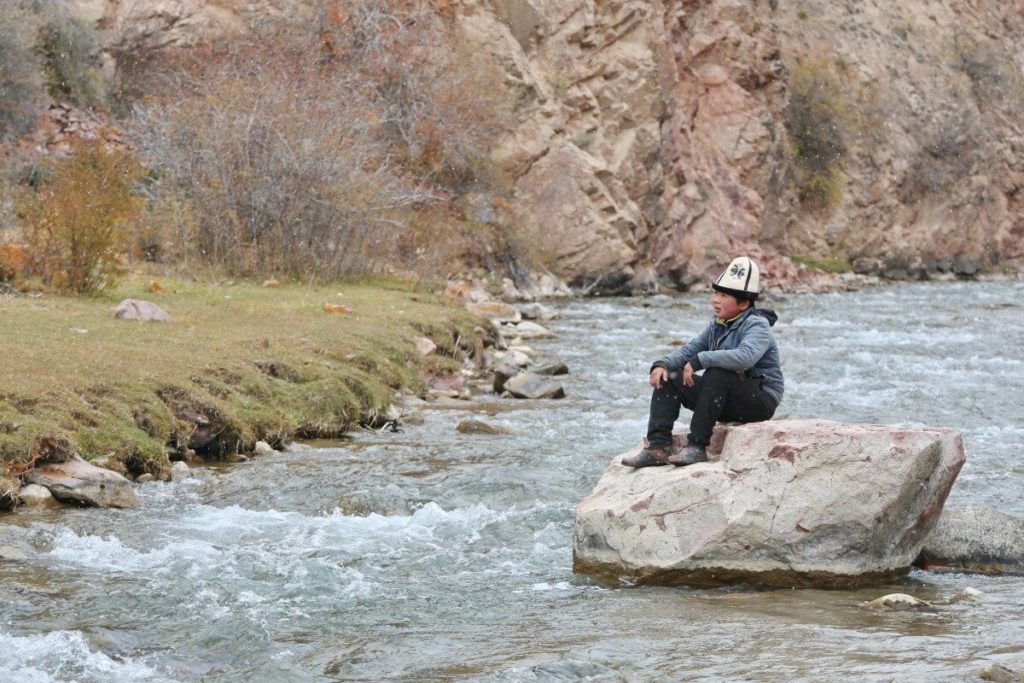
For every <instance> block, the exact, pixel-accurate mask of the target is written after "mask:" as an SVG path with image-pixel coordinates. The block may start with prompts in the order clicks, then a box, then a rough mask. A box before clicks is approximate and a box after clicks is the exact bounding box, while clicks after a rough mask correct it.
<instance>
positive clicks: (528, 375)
mask: <svg viewBox="0 0 1024 683" xmlns="http://www.w3.org/2000/svg"><path fill="white" fill-rule="evenodd" d="M505 391H507V392H509V393H510V394H512V395H513V396H515V397H516V398H563V397H565V389H563V388H562V385H561V384H559V383H558V382H554V381H552V380H548V379H544V378H543V377H540V376H538V375H535V374H533V373H532V372H523V373H520V374H518V375H516V376H515V377H511V378H509V380H508V381H507V382H505Z"/></svg>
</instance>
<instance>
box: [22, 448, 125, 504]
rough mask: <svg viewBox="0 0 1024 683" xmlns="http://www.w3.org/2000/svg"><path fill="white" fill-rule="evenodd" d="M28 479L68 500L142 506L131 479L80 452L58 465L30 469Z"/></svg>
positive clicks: (58, 498)
mask: <svg viewBox="0 0 1024 683" xmlns="http://www.w3.org/2000/svg"><path fill="white" fill-rule="evenodd" d="M25 481H26V483H29V484H38V485H40V486H45V487H46V488H48V489H49V490H50V492H51V493H52V494H53V497H54V498H56V499H57V500H60V501H62V502H65V503H74V504H77V505H84V506H86V507H114V508H137V507H139V499H138V498H137V497H136V495H135V492H134V491H132V487H131V482H130V481H128V480H127V479H125V478H124V477H122V476H121V475H120V474H118V473H117V472H112V471H110V470H107V469H103V468H102V467H96V466H95V465H93V464H91V463H89V462H86V461H85V460H83V459H82V457H81V456H79V455H78V454H75V455H73V456H72V457H71V459H70V460H68V461H67V462H65V463H61V464H59V465H47V466H45V467H41V468H36V469H32V470H29V471H28V472H27V473H26V474H25Z"/></svg>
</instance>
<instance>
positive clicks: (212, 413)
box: [0, 278, 493, 509]
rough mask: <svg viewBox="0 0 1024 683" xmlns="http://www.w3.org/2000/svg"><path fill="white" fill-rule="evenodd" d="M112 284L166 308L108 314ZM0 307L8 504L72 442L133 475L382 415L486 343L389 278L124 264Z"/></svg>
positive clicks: (472, 324) (459, 311)
mask: <svg viewBox="0 0 1024 683" xmlns="http://www.w3.org/2000/svg"><path fill="white" fill-rule="evenodd" d="M124 298H136V299H146V298H148V299H153V300H154V301H156V302H158V304H159V306H160V307H161V308H162V309H164V310H165V311H166V312H167V313H168V314H169V316H168V317H169V318H170V319H169V320H167V321H164V322H139V321H129V320H122V319H119V318H118V317H115V314H114V309H115V306H116V304H117V302H118V301H120V300H122V299H124ZM0 313H2V315H3V317H4V321H5V326H6V329H7V330H8V336H7V344H6V349H5V353H4V354H3V358H2V359H0V371H2V373H3V376H4V377H5V388H4V391H3V394H2V400H0V461H2V463H3V466H2V468H0V477H2V479H0V503H2V506H0V507H2V508H7V509H9V508H11V507H12V506H14V505H15V504H17V502H18V495H17V493H16V492H17V489H18V485H19V482H20V481H22V480H24V479H26V475H27V473H29V472H30V471H32V470H35V469H38V468H40V467H44V466H47V465H58V464H61V463H65V462H68V461H69V460H70V459H71V458H72V456H73V455H74V454H76V453H77V454H80V455H81V456H83V457H84V458H85V459H86V460H89V461H91V462H92V463H94V464H97V465H101V466H103V467H105V468H107V469H110V470H112V471H114V472H117V473H119V474H122V475H124V476H126V477H129V478H132V479H135V478H139V477H145V476H149V477H154V478H158V479H167V478H169V477H170V476H171V467H172V463H174V462H176V461H191V460H195V459H208V458H212V459H236V458H240V457H245V455H244V454H246V453H251V452H252V451H253V449H254V447H255V444H256V442H257V441H259V440H263V441H266V442H268V443H270V444H273V445H280V444H282V443H285V442H286V440H287V439H289V438H303V437H308V438H313V437H330V436H337V435H340V434H343V433H345V432H346V431H349V430H351V429H353V428H357V427H359V426H360V425H365V426H380V425H382V424H384V423H386V422H387V421H388V419H389V417H388V408H389V406H391V404H392V403H393V402H394V401H395V398H396V395H397V396H402V395H404V394H408V393H420V394H426V392H427V391H428V390H429V388H430V384H431V383H432V382H433V381H435V378H437V377H443V376H450V375H456V376H457V375H459V373H460V371H461V370H462V369H463V368H464V367H465V366H469V365H473V364H475V363H476V362H477V361H476V358H477V354H478V351H480V352H482V348H483V346H484V344H485V343H486V341H485V340H484V339H482V337H481V334H482V332H483V331H484V330H483V327H482V325H481V319H480V318H478V317H476V316H474V315H473V314H471V313H470V312H468V311H467V310H466V309H465V307H463V306H461V305H453V304H452V303H450V302H446V301H444V300H443V299H442V298H441V297H439V296H434V295H430V294H425V293H421V292H413V291H410V290H409V289H408V288H406V287H404V286H401V285H396V284H392V283H381V284H380V285H378V286H365V285H362V286H358V285H335V286H332V287H329V288H328V287H303V286H277V285H276V283H274V285H272V286H264V287H261V286H258V285H255V284H239V283H213V284H204V283H197V282H187V281H165V282H163V283H162V284H161V283H155V282H146V281H145V280H143V279H140V278H133V279H132V280H130V281H129V282H127V283H126V284H125V285H123V286H122V287H121V288H119V289H118V290H117V291H114V292H110V293H108V294H106V295H105V296H103V297H97V298H93V299H85V298H63V297H50V296H39V297H32V296H27V295H17V296H15V295H10V296H6V297H3V298H2V299H0ZM492 336H493V335H492ZM427 344H429V347H430V348H429V350H428V351H424V350H423V347H424V346H425V345H427ZM418 348H419V349H420V350H417V349H418Z"/></svg>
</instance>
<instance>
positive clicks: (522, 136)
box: [79, 0, 1024, 291]
mask: <svg viewBox="0 0 1024 683" xmlns="http://www.w3.org/2000/svg"><path fill="white" fill-rule="evenodd" d="M98 1H99V0H88V1H85V0H79V2H80V4H84V5H87V6H88V7H89V11H90V12H91V13H92V14H96V13H97V7H96V3H97V2H98ZM437 4H438V5H439V6H440V5H443V6H444V9H445V11H446V12H447V16H449V17H450V18H451V21H452V22H453V26H454V28H455V32H454V33H453V35H455V36H458V39H459V40H464V41H466V42H467V44H470V45H471V46H473V48H474V49H475V50H476V53H477V54H480V55H481V57H482V58H486V59H487V60H488V61H489V62H490V63H497V64H500V65H501V67H502V72H503V74H504V82H500V83H498V82H496V83H494V87H496V88H501V89H505V90H507V91H508V92H509V93H510V95H512V101H513V102H514V105H513V110H512V111H511V112H510V113H511V117H510V118H511V121H512V125H511V128H510V130H509V131H508V133H507V134H506V135H505V136H503V137H502V138H501V139H499V140H496V142H495V147H494V150H493V159H494V162H495V163H496V164H498V165H499V166H501V167H502V168H503V169H505V170H506V171H507V173H508V174H509V175H510V176H511V177H512V178H513V179H514V185H513V187H514V194H515V197H514V200H515V201H514V202H513V204H514V205H515V206H516V207H517V220H518V221H519V222H521V223H522V224H523V225H524V226H525V227H527V228H529V229H532V230H533V231H534V232H535V234H537V235H538V236H539V244H540V247H541V249H540V251H541V253H543V254H545V255H546V257H547V258H548V261H549V265H550V267H552V269H553V270H554V271H555V272H556V273H558V274H559V275H561V276H563V277H565V278H566V279H567V280H569V281H570V282H572V283H573V284H576V285H580V286H585V287H592V288H595V289H596V290H598V291H601V290H603V291H613V290H619V289H642V288H645V287H650V286H652V285H654V284H655V283H659V282H660V283H668V284H675V285H682V286H687V285H689V284H691V283H693V282H696V281H700V280H703V279H705V278H706V277H707V276H708V275H710V274H713V273H714V272H715V271H716V270H717V269H718V268H720V267H721V265H722V264H723V263H725V262H727V261H728V260H729V259H730V258H731V256H732V255H734V254H735V253H737V252H747V253H751V254H752V255H754V256H759V257H761V258H762V261H763V264H764V266H765V267H764V268H763V269H764V270H765V271H766V272H765V275H766V281H767V282H768V283H769V286H770V284H771V282H772V278H773V276H774V277H787V278H790V279H791V278H793V277H795V270H794V268H793V264H792V263H791V262H789V260H788V259H787V258H785V257H784V256H794V257H804V258H815V259H822V258H832V259H833V260H834V261H838V262H846V263H849V264H851V265H852V266H853V267H854V268H855V269H857V270H858V271H861V272H868V273H880V274H885V275H893V276H909V277H915V276H921V275H923V274H926V273H930V272H936V271H947V272H954V273H958V274H963V275H970V274H973V273H976V272H978V271H979V270H982V269H984V268H989V267H992V266H993V265H994V264H997V263H999V262H1001V261H1004V260H1007V259H1015V258H1021V257H1024V247H1022V242H1024V219H1022V218H1021V206H1020V201H1021V200H1020V197H1019V195H1020V193H1019V189H1020V187H1021V185H1022V182H1024V131H1022V128H1021V113H1022V112H1024V98H1022V90H1024V76H1022V69H1024V48H1020V47H1019V43H1020V40H1019V39H1020V37H1021V36H1022V35H1024V15H1021V13H1020V12H1019V9H1017V8H1016V6H1015V5H1014V4H1013V3H1000V2H996V1H995V0H943V1H939V0H915V1H914V2H907V3H890V2H884V1H883V0H866V1H864V2H860V1H858V2H853V1H850V2H839V3H818V2H810V1H800V0H794V1H787V0H753V1H751V0H605V1H600V2H599V1H597V0H464V1H463V2H459V3H451V2H439V3H437ZM326 6H327V3H324V2H316V1H314V0H258V1H249V0H247V1H245V2H243V1H242V0H215V1H211V2H205V1H204V2H200V1H199V0H132V1H131V2H128V1H127V0H106V4H105V9H104V11H103V12H102V18H101V20H100V25H101V26H102V27H103V28H104V29H105V35H106V44H107V47H108V53H109V54H110V55H113V56H115V57H116V55H118V54H123V53H125V52H127V51H130V50H132V49H135V48H138V47H144V48H146V49H149V50H152V49H160V48H162V47H164V46H186V47H187V46H188V45H191V44H194V43H195V42H197V41H198V40H199V39H200V38H210V37H215V38H216V37H218V36H222V35H226V34H229V33H232V32H238V31H244V30H247V27H249V26H252V25H254V23H258V22H259V21H260V20H264V19H266V18H274V17H292V18H298V19H300V20H303V21H315V20H316V17H317V16H319V14H318V13H320V12H323V11H326V9H325V8H326ZM798 73H800V74H804V75H805V76H807V75H808V74H810V76H811V77H812V80H813V77H816V76H820V77H821V79H822V80H821V81H820V82H821V83H825V84H826V86H829V84H831V86H830V87H824V88H823V90H822V92H821V93H813V92H812V93H811V94H812V95H821V96H823V97H826V98H830V99H831V101H830V102H827V104H828V105H829V106H830V107H832V110H833V111H834V112H835V114H836V120H835V121H834V122H833V124H834V125H833V129H834V133H835V136H836V137H837V139H840V138H841V142H842V144H841V148H842V152H841V154H840V155H839V156H838V158H837V159H836V160H835V162H834V164H832V166H831V167H830V168H831V170H830V171H829V174H830V175H828V176H827V178H828V179H829V180H828V183H827V184H828V186H829V187H827V188H826V190H825V191H824V192H823V194H825V195H827V196H826V198H825V199H822V200H818V201H808V200H807V197H806V178H804V179H801V174H802V173H803V171H802V170H801V167H800V160H799V157H800V154H801V145H802V144H803V141H802V140H801V139H800V136H799V135H798V131H794V130H793V126H792V122H791V120H790V118H789V117H788V115H787V107H788V105H789V103H790V102H791V100H792V97H793V95H794V92H793V87H794V81H793V77H794V74H798ZM815 82H818V81H815ZM804 154H806V152H804ZM804 175H806V174H805V173H804ZM819 189H820V188H819ZM797 275H798V274H797Z"/></svg>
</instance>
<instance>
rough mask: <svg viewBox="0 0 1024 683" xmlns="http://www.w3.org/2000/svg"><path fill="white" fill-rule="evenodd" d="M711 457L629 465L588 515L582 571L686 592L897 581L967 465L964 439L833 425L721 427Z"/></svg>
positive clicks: (581, 508) (604, 483) (602, 486)
mask: <svg viewBox="0 0 1024 683" xmlns="http://www.w3.org/2000/svg"><path fill="white" fill-rule="evenodd" d="M677 438H679V439H681V438H682V435H678V436H677ZM638 450H639V447H637V449H635V450H633V451H630V453H635V452H637V451H638ZM708 454H709V456H710V458H711V460H710V462H707V463H699V464H696V465H690V466H688V467H670V466H669V467H650V468H644V469H633V468H631V467H626V466H625V465H622V464H621V462H620V460H621V457H622V456H617V457H616V458H615V459H614V460H613V461H612V462H611V464H610V465H609V466H608V469H607V470H606V471H605V473H604V476H603V477H602V478H601V480H600V481H599V482H598V483H597V486H595V487H594V490H593V491H592V492H591V493H590V495H588V496H587V497H586V498H584V499H583V500H582V501H581V502H580V503H579V505H578V506H577V508H576V515H575V525H574V541H573V565H574V569H575V571H577V572H582V573H586V574H592V575H595V576H598V577H602V578H606V579H612V580H617V581H624V582H640V583H655V584H684V585H722V584H728V583H736V582H746V583H754V584H764V585H776V586H814V585H820V586H842V585H855V584H864V583H869V582H873V581H878V580H882V579H889V578H892V577H893V576H897V575H900V574H903V573H905V572H906V571H907V570H908V569H909V568H910V565H911V563H912V562H913V561H914V558H916V557H917V555H918V553H919V552H920V549H921V546H922V545H923V544H924V541H925V538H926V537H927V535H928V532H929V531H931V529H932V527H933V526H934V524H935V522H936V520H937V519H938V516H939V513H940V511H941V510H942V505H943V503H944V502H945V500H946V496H947V495H948V493H949V490H950V488H951V487H952V485H953V482H954V481H955V479H956V476H957V474H958V473H959V471H960V468H961V467H962V466H963V463H964V450H963V441H962V439H961V437H960V435H959V433H957V432H956V431H954V430H952V429H928V428H919V429H904V428H897V427H887V426H882V425H864V424H845V423H840V422H829V421H825V420H779V421H770V422H760V423H753V424H747V425H721V424H720V425H719V426H718V427H717V428H716V429H715V433H714V437H713V439H712V443H711V445H710V447H709V448H708Z"/></svg>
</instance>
